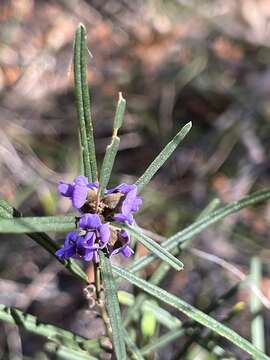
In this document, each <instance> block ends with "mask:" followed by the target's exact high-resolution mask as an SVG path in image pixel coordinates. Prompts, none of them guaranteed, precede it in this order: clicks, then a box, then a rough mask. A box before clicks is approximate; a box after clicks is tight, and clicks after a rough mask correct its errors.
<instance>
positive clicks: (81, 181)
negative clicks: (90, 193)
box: [74, 175, 88, 186]
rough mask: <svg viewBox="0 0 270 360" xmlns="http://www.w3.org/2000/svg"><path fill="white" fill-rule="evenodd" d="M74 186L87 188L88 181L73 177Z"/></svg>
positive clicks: (81, 177) (84, 178) (81, 176)
mask: <svg viewBox="0 0 270 360" xmlns="http://www.w3.org/2000/svg"><path fill="white" fill-rule="evenodd" d="M74 184H75V185H80V186H87V185H88V180H87V178H86V177H85V176H83V175H80V176H77V177H75V179H74Z"/></svg>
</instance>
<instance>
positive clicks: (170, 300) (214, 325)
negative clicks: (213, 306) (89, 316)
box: [113, 265, 269, 360]
mask: <svg viewBox="0 0 270 360" xmlns="http://www.w3.org/2000/svg"><path fill="white" fill-rule="evenodd" d="M113 272H114V273H115V274H116V275H118V276H121V277H122V278H123V279H125V280H127V281H129V282H131V283H132V284H133V285H135V286H137V287H139V288H140V289H142V290H144V291H145V292H147V293H148V294H150V295H152V296H154V297H156V298H157V299H159V300H160V301H162V302H164V303H166V304H168V305H171V306H172V307H174V308H176V309H178V310H179V311H181V312H182V313H184V314H185V315H186V316H188V317H189V318H191V319H193V320H195V321H196V322H198V323H200V324H202V325H204V326H206V327H207V328H208V329H210V330H212V331H214V332H215V333H217V334H219V335H220V336H222V337H225V338H226V339H228V340H229V341H231V342H232V343H233V344H235V345H236V346H238V347H239V348H240V349H242V350H244V351H245V352H247V353H248V354H250V355H251V356H253V357H254V358H255V359H259V360H269V357H268V356H267V355H265V354H263V353H262V352H261V351H260V350H258V349H257V348H255V347H254V346H253V345H252V344H251V343H250V342H249V341H247V340H246V339H244V338H242V337H241V336H240V335H238V334H237V333H236V332H235V331H233V330H231V329H230V328H228V327H227V326H224V325H222V324H221V323H219V322H218V321H216V320H215V319H213V318H211V317H210V316H208V315H207V314H205V313H203V312H202V311H200V310H198V309H196V308H195V307H194V306H192V305H190V304H188V303H186V302H185V301H183V300H181V299H179V298H177V297H176V296H175V295H172V294H170V293H168V292H167V291H165V290H163V289H161V288H159V287H157V286H156V285H153V284H150V283H148V282H146V281H145V280H143V279H140V278H139V277H138V276H136V275H134V274H133V273H131V272H129V271H126V270H124V269H121V268H119V267H117V266H115V265H113Z"/></svg>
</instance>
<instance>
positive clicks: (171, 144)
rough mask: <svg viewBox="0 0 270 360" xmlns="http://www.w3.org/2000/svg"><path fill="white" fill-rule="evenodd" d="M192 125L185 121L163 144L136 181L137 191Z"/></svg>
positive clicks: (150, 177)
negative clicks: (165, 143) (162, 147)
mask: <svg viewBox="0 0 270 360" xmlns="http://www.w3.org/2000/svg"><path fill="white" fill-rule="evenodd" d="M191 127H192V123H191V122H189V123H187V124H186V125H185V126H184V127H182V129H181V130H180V131H179V132H178V133H177V134H176V135H175V137H174V138H173V139H172V140H171V141H170V142H169V143H168V144H167V145H166V146H165V148H164V149H163V150H162V151H161V152H160V154H159V155H158V156H157V157H156V158H155V160H154V161H153V162H152V163H151V164H150V165H149V166H148V168H147V169H146V170H145V172H144V173H143V175H142V176H141V177H140V178H139V179H138V180H137V181H136V183H135V184H136V185H137V186H138V191H141V190H142V189H143V188H144V186H145V185H147V184H148V183H149V181H150V180H151V179H152V177H153V176H154V175H155V174H156V172H157V171H158V170H159V169H160V168H161V166H162V165H163V164H164V163H165V161H166V160H168V158H169V157H170V156H171V155H172V153H173V152H174V150H175V149H176V148H177V146H178V145H179V144H180V142H181V141H182V140H183V139H184V138H185V137H186V135H187V134H188V133H189V131H190V129H191Z"/></svg>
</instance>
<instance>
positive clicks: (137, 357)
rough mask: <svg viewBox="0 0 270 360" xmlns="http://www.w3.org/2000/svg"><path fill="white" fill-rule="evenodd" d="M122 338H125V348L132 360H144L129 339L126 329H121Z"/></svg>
mask: <svg viewBox="0 0 270 360" xmlns="http://www.w3.org/2000/svg"><path fill="white" fill-rule="evenodd" d="M123 331H124V336H125V342H126V345H127V348H128V350H129V352H130V354H131V356H132V359H133V360H144V357H143V355H142V354H141V352H140V350H139V349H138V348H137V346H136V344H135V342H134V341H133V340H132V339H131V337H130V336H129V334H128V332H127V331H126V329H123Z"/></svg>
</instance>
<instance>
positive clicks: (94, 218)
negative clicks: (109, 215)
mask: <svg viewBox="0 0 270 360" xmlns="http://www.w3.org/2000/svg"><path fill="white" fill-rule="evenodd" d="M99 226H101V220H100V217H99V216H98V215H97V214H85V215H83V216H82V217H81V218H80V227H81V228H82V229H96V228H98V227H99Z"/></svg>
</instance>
